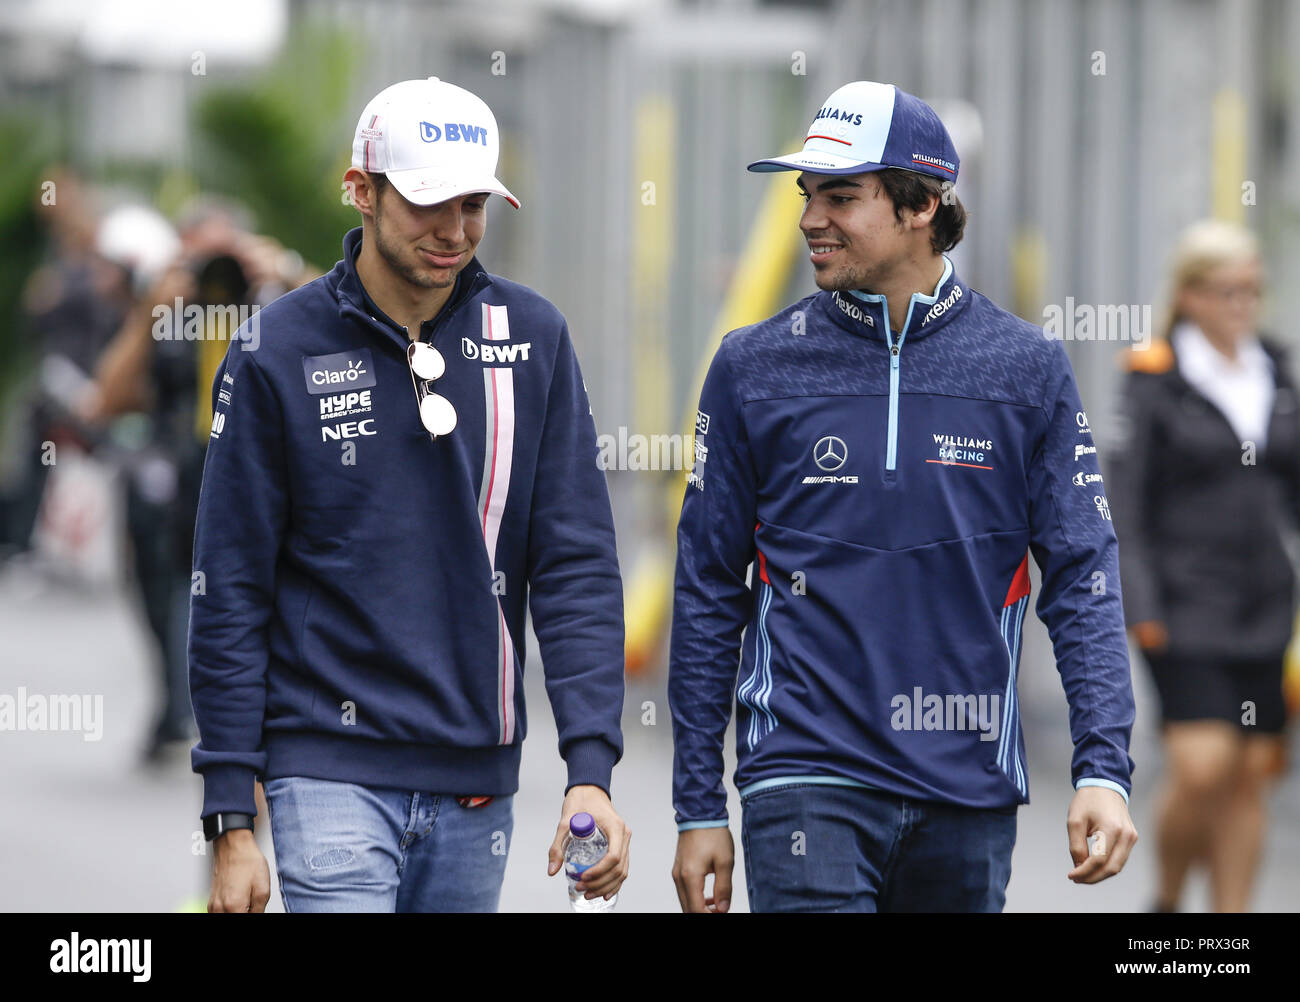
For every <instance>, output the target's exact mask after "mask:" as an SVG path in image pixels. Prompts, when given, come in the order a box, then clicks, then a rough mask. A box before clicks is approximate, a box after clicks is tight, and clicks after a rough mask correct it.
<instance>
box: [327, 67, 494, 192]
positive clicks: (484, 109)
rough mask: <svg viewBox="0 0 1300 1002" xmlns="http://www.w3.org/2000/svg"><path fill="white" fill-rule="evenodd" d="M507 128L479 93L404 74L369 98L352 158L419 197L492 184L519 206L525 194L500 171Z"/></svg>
mask: <svg viewBox="0 0 1300 1002" xmlns="http://www.w3.org/2000/svg"><path fill="white" fill-rule="evenodd" d="M500 148H501V134H500V132H498V131H497V120H496V119H495V118H494V117H493V115H492V110H491V109H490V108H489V107H488V106H487V104H485V103H484V102H483V100H482V99H481V98H479V97H478V96H477V95H474V94H471V93H470V92H469V91H467V90H465V89H464V88H463V87H457V86H456V85H455V84H449V83H446V82H444V81H442V80H439V79H438V78H437V77H429V79H427V80H403V81H402V82H401V83H395V84H393V85H392V86H391V87H386V88H384V89H383V90H382V91H380V92H379V93H378V94H377V95H375V97H374V98H373V99H372V100H371V101H370V103H369V104H367V105H366V110H365V111H363V112H362V113H361V118H360V119H359V120H358V121H357V131H356V134H355V135H354V136H353V137H352V166H353V167H356V168H359V169H360V170H364V171H367V172H369V173H372V174H384V175H387V177H388V180H389V182H391V184H392V185H393V187H394V188H396V189H397V190H398V191H399V192H401V194H402V197H403V198H405V199H406V200H407V201H408V202H412V203H414V204H415V205H436V204H438V203H439V202H445V201H446V200H447V199H449V198H457V197H459V196H461V195H468V194H470V193H471V192H477V191H487V192H492V193H494V194H497V195H500V196H501V197H502V198H504V199H505V200H506V201H507V202H509V203H510V204H511V205H513V206H514V207H515V208H516V209H517V208H519V199H517V198H515V196H514V195H512V194H510V192H509V190H508V189H507V188H506V186H505V185H503V184H502V183H501V182H500V181H498V180H497V179H496V170H497V154H498V152H499V151H500Z"/></svg>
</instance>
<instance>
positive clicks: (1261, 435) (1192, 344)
mask: <svg viewBox="0 0 1300 1002" xmlns="http://www.w3.org/2000/svg"><path fill="white" fill-rule="evenodd" d="M1171 340H1172V341H1173V342H1174V351H1175V352H1176V353H1177V355H1178V371H1179V372H1181V373H1182V376H1183V378H1184V379H1186V380H1187V381H1188V382H1189V383H1191V384H1192V386H1194V387H1196V389H1197V390H1199V391H1200V393H1201V394H1202V395H1203V396H1204V397H1205V398H1206V399H1207V400H1209V401H1210V403H1212V404H1214V406H1215V407H1217V408H1218V409H1219V410H1220V411H1222V412H1223V416H1224V417H1226V418H1227V419H1228V423H1229V424H1230V425H1232V430H1233V431H1235V432H1236V433H1237V437H1238V438H1239V439H1240V440H1241V441H1242V442H1243V443H1244V442H1254V443H1255V448H1256V449H1257V450H1260V451H1263V449H1264V447H1265V445H1267V443H1268V423H1269V418H1270V417H1271V416H1272V414H1273V395H1274V393H1275V386H1274V382H1273V361H1272V359H1270V358H1269V357H1268V354H1267V353H1266V352H1265V351H1264V349H1263V347H1261V346H1260V343H1259V339H1258V338H1257V337H1255V335H1253V334H1251V335H1249V336H1247V337H1245V338H1243V339H1242V340H1241V341H1239V342H1238V343H1237V357H1236V359H1228V358H1226V357H1224V355H1222V354H1221V353H1220V352H1219V349H1217V348H1216V347H1214V345H1212V344H1211V343H1210V341H1209V339H1208V338H1207V337H1206V336H1205V334H1204V333H1202V331H1201V329H1200V328H1199V327H1197V326H1196V325H1195V324H1193V323H1188V322H1186V321H1184V322H1183V323H1180V324H1178V326H1177V327H1175V328H1174V331H1173V334H1172V335H1171Z"/></svg>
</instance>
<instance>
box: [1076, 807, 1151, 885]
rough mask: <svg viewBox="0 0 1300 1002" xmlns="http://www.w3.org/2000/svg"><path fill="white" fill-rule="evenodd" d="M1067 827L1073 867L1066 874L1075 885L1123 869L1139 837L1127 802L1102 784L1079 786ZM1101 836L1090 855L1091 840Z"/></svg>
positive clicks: (1095, 879)
mask: <svg viewBox="0 0 1300 1002" xmlns="http://www.w3.org/2000/svg"><path fill="white" fill-rule="evenodd" d="M1065 830H1066V832H1067V833H1068V834H1069V836H1070V856H1071V857H1073V859H1074V863H1075V866H1074V869H1073V870H1071V871H1070V872H1069V873H1068V874H1066V876H1068V877H1069V878H1070V879H1071V880H1073V881H1074V882H1075V883H1076V884H1095V883H1098V882H1099V881H1102V880H1105V879H1106V878H1107V877H1113V876H1115V874H1117V873H1119V871H1120V870H1122V869H1124V864H1125V863H1126V862H1128V854H1129V853H1130V852H1131V851H1132V850H1133V845H1134V843H1136V842H1137V840H1138V833H1137V829H1136V828H1134V827H1133V819H1132V818H1130V817H1129V814H1128V804H1126V803H1124V798H1123V797H1121V796H1120V795H1119V794H1118V793H1116V792H1115V791H1114V790H1108V789H1106V788H1105V787H1102V786H1084V787H1080V788H1079V790H1078V791H1076V792H1075V794H1074V799H1073V800H1071V801H1070V810H1069V813H1068V814H1067V815H1066V820H1065ZM1093 835H1096V836H1098V838H1097V840H1096V844H1095V845H1094V846H1093V851H1092V853H1091V854H1089V852H1088V839H1089V838H1090V837H1091V836H1093Z"/></svg>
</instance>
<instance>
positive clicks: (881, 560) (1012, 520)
mask: <svg viewBox="0 0 1300 1002" xmlns="http://www.w3.org/2000/svg"><path fill="white" fill-rule="evenodd" d="M958 169H959V163H958V158H957V153H956V150H955V149H954V148H953V145H952V141H951V139H950V138H949V136H948V133H947V130H946V129H945V128H944V126H943V123H942V122H941V121H940V120H939V117H938V116H937V115H936V114H935V112H934V111H933V109H931V108H930V107H929V106H928V105H926V104H925V103H924V102H922V101H920V100H919V99H917V98H915V97H913V96H912V95H910V94H907V93H905V92H903V91H901V90H899V89H897V88H896V87H894V86H893V85H891V84H881V83H874V82H869V81H857V82H854V83H850V84H848V85H846V86H844V87H841V88H840V89H839V90H837V91H835V93H834V94H832V95H831V96H830V97H829V98H828V99H827V100H826V102H825V103H824V105H823V106H822V107H821V108H820V109H819V110H818V112H817V114H816V116H815V117H814V119H813V122H812V125H811V126H810V127H809V129H808V133H807V136H806V138H805V141H804V146H803V150H802V151H801V152H799V153H795V154H793V155H790V156H782V157H775V158H772V159H769V160H760V161H757V162H756V163H753V164H751V165H750V170H753V171H782V170H784V171H798V172H799V176H798V177H797V178H796V181H795V183H796V185H797V186H798V189H799V192H800V194H801V195H802V196H803V198H804V199H805V201H806V202H807V208H806V209H805V210H804V213H803V217H802V219H801V221H800V228H801V230H802V231H803V234H804V237H805V238H806V240H807V242H808V248H809V260H810V261H811V263H812V266H813V273H814V277H815V279H816V282H817V286H818V288H819V289H820V290H821V291H820V292H819V293H818V294H816V295H813V296H810V297H808V298H806V299H804V300H802V301H801V302H799V303H796V304H795V305H793V306H791V307H789V308H787V309H785V310H782V311H781V312H780V313H778V314H777V315H776V316H774V317H771V318H769V319H768V320H765V321H763V322H761V323H758V324H754V325H753V326H751V327H746V328H743V329H740V330H737V331H733V332H731V333H730V334H729V335H727V337H726V338H725V339H724V340H723V342H722V345H721V347H720V348H719V349H718V352H717V355H716V356H715V357H714V359H713V363H712V366H711V368H710V370H709V374H708V377H707V378H706V380H705V384H704V389H703V392H702V394H701V397H700V408H699V415H698V419H697V423H696V463H695V468H694V470H693V471H692V473H691V476H690V477H689V479H688V484H687V487H686V497H685V501H684V503H683V505H682V513H681V521H680V524H679V528H678V559H677V582H676V597H675V607H674V617H673V634H672V648H671V656H670V679H669V700H670V703H671V707H672V714H673V724H674V746H675V752H676V754H675V760H674V776H673V793H674V804H675V807H676V809H677V822H678V830H679V833H680V834H679V836H678V845H677V860H676V863H675V865H674V869H673V876H674V880H675V882H676V884H677V891H678V896H679V898H680V900H681V905H682V908H683V910H685V911H714V912H725V911H726V910H727V909H728V907H729V904H730V897H731V871H732V866H733V861H734V848H733V844H732V839H731V833H730V830H729V827H728V820H727V807H726V804H727V796H726V790H725V787H724V786H723V777H722V772H723V756H722V745H723V735H724V733H725V731H726V728H727V724H728V721H729V719H730V716H731V699H732V693H733V691H734V693H735V700H736V708H737V719H736V725H737V726H736V744H737V759H738V762H737V769H736V777H735V779H736V785H737V787H738V788H739V793H740V798H741V804H742V819H741V834H742V839H743V842H744V848H745V875H746V882H747V884H748V890H749V901H750V905H751V907H752V908H753V909H754V910H755V911H840V910H844V911H999V910H1001V908H1002V906H1003V903H1004V901H1005V892H1006V886H1007V881H1008V879H1009V877H1010V873H1011V852H1012V848H1013V846H1014V844H1015V832H1016V808H1017V807H1018V805H1019V804H1021V803H1025V802H1027V801H1028V799H1029V788H1028V783H1027V780H1026V776H1027V770H1026V766H1025V754H1024V741H1023V736H1022V732H1021V727H1020V713H1019V707H1018V703H1017V699H1016V675H1017V671H1018V667H1019V659H1020V636H1021V625H1022V623H1023V620H1024V614H1025V610H1026V607H1027V605H1028V602H1029V594H1030V583H1029V563H1028V561H1029V553H1030V552H1032V553H1033V555H1034V558H1035V561H1036V562H1037V564H1038V566H1039V568H1040V569H1041V571H1042V591H1041V594H1040V596H1039V601H1038V606H1037V610H1038V614H1039V616H1040V617H1041V618H1042V619H1043V621H1044V622H1045V623H1046V625H1047V628H1048V630H1049V632H1050V634H1051V637H1052V641H1053V644H1054V647H1055V653H1056V660H1057V667H1058V669H1059V671H1060V674H1061V678H1062V680H1063V682H1064V683H1065V691H1066V697H1067V699H1068V701H1069V705H1070V735H1071V740H1072V742H1073V745H1074V761H1073V767H1072V775H1071V781H1072V785H1073V786H1074V788H1075V790H1076V792H1075V794H1074V797H1073V800H1072V802H1071V804H1070V809H1069V817H1068V821H1067V825H1066V827H1067V832H1068V836H1069V851H1070V855H1071V856H1072V858H1073V860H1074V864H1075V865H1074V867H1073V869H1071V870H1070V871H1069V873H1068V876H1069V878H1070V879H1071V880H1073V881H1076V882H1079V883H1094V882H1096V881H1098V880H1102V879H1105V878H1107V877H1109V876H1112V875H1113V874H1115V873H1118V872H1119V870H1120V869H1121V868H1122V867H1123V865H1124V862H1125V860H1126V859H1127V857H1128V854H1129V850H1130V849H1131V848H1132V846H1133V843H1134V842H1135V841H1136V839H1137V833H1136V831H1135V830H1134V828H1133V823H1132V821H1131V820H1130V818H1129V813H1128V807H1127V804H1128V796H1129V790H1130V787H1131V782H1130V774H1131V771H1132V766H1133V763H1132V760H1131V759H1130V758H1129V756H1128V743H1129V734H1130V731H1131V728H1132V723H1133V696H1132V690H1131V686H1130V682H1129V663H1128V649H1127V645H1126V641H1125V633H1124V617H1123V612H1122V609H1121V604H1120V589H1119V571H1118V565H1117V562H1116V544H1115V534H1114V532H1113V530H1112V528H1111V522H1110V512H1109V507H1108V505H1107V502H1106V498H1105V491H1104V486H1103V484H1102V480H1101V475H1100V473H1099V472H1098V466H1097V455H1096V451H1097V450H1096V447H1095V446H1094V445H1093V443H1092V434H1091V430H1090V428H1089V425H1088V420H1087V415H1086V414H1085V413H1084V410H1083V407H1082V405H1081V404H1080V402H1079V396H1078V390H1077V388H1076V386H1075V381H1074V375H1073V372H1072V371H1071V368H1070V363H1069V360H1068V359H1067V357H1066V355H1065V352H1064V351H1063V349H1062V347H1061V345H1060V344H1059V343H1055V342H1053V341H1051V340H1048V339H1046V338H1045V337H1044V333H1043V331H1042V330H1041V329H1040V328H1038V327H1035V326H1033V325H1032V324H1029V323H1026V322H1025V321H1023V320H1020V319H1019V318H1017V317H1015V316H1013V315H1012V314H1010V313H1007V312H1006V311H1004V310H1001V309H999V308H998V307H997V306H995V305H994V304H993V303H992V302H990V301H989V300H988V299H986V298H985V297H983V296H981V295H980V294H979V293H978V292H975V291H974V290H973V289H971V288H970V287H969V286H967V285H966V284H965V283H964V282H962V281H961V279H960V278H958V276H957V274H956V273H955V272H954V270H953V266H952V262H951V261H950V260H949V259H948V258H947V257H946V255H945V253H944V252H945V251H947V250H949V249H951V248H952V247H953V246H954V245H956V243H957V242H958V241H959V240H960V239H961V237H962V233H963V230H964V227H965V222H966V214H965V210H964V209H963V207H962V205H961V202H960V201H959V200H958V199H957V198H956V195H955V192H954V190H953V187H952V185H953V182H955V181H956V179H957V172H958ZM751 562H752V563H753V573H752V579H747V577H746V569H747V567H749V566H750V564H751ZM742 630H744V631H745V632H744V639H743V645H742V639H741V633H742ZM738 662H739V679H738V676H737V668H738ZM710 873H712V874H713V877H714V883H713V892H712V895H710V896H706V889H705V878H706V876H707V875H708V874H710Z"/></svg>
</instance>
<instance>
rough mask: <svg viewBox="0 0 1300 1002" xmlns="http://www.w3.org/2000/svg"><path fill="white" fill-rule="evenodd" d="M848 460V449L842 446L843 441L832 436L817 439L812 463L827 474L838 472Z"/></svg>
mask: <svg viewBox="0 0 1300 1002" xmlns="http://www.w3.org/2000/svg"><path fill="white" fill-rule="evenodd" d="M848 458H849V449H848V446H846V445H845V444H844V439H842V438H836V437H835V436H834V435H827V436H826V437H825V438H819V439H818V440H817V444H816V445H814V446H813V462H815V463H816V464H817V466H818V467H819V468H820V469H823V470H825V471H826V472H827V473H831V472H833V471H835V470H838V469H839V468H840V467H841V466H843V465H844V462H845V460H847V459H848Z"/></svg>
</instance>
